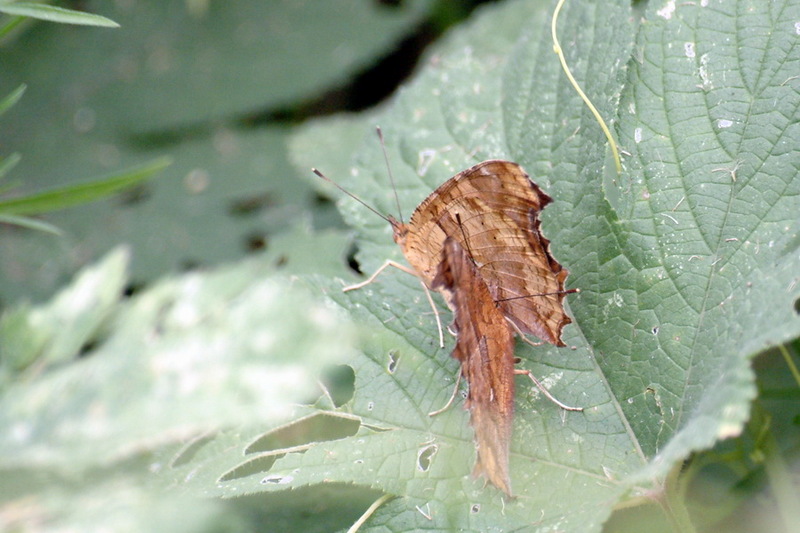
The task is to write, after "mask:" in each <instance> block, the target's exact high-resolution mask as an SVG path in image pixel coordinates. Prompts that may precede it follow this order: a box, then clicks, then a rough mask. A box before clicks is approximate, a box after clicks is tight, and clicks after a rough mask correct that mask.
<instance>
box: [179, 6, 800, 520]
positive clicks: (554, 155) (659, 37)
mask: <svg viewBox="0 0 800 533" xmlns="http://www.w3.org/2000/svg"><path fill="white" fill-rule="evenodd" d="M545 7H546V6H543V5H534V4H531V3H515V2H512V3H508V4H506V5H504V6H502V7H498V8H496V9H492V10H487V11H486V12H484V13H483V15H482V16H480V17H478V18H477V19H476V21H475V23H474V24H472V25H470V26H467V27H465V28H462V29H460V30H459V31H457V32H454V33H453V35H451V36H450V37H449V39H447V40H446V41H445V42H444V43H443V44H442V45H441V46H440V47H439V48H437V49H436V50H434V51H433V52H432V53H431V55H430V56H429V58H428V60H429V63H428V65H427V67H426V68H425V69H424V70H423V71H422V72H421V73H420V75H419V76H418V78H417V79H416V80H415V82H414V83H413V84H412V85H411V86H409V87H408V88H407V89H406V90H405V91H403V92H402V93H401V94H400V96H398V98H397V99H396V100H395V102H394V105H393V106H392V107H391V109H390V110H388V111H387V112H386V113H385V114H384V115H383V116H382V117H380V119H379V122H380V123H381V124H382V125H383V128H384V133H385V137H386V139H387V148H388V151H389V155H390V158H391V160H392V166H393V172H394V175H395V180H396V182H397V191H398V194H399V197H400V203H401V205H402V206H403V207H404V209H406V210H410V209H411V208H413V206H415V205H417V203H418V202H419V201H421V200H422V199H423V198H424V197H425V196H426V195H428V194H429V193H430V191H431V190H432V189H433V188H434V187H436V186H437V185H439V184H440V183H441V182H442V181H444V180H445V179H447V178H448V177H449V176H450V175H452V174H454V173H455V172H456V171H458V170H461V169H463V168H466V167H467V166H469V165H470V164H473V163H475V162H477V161H480V160H482V159H485V158H489V157H502V158H509V159H514V160H516V161H518V162H520V163H522V164H523V165H524V166H525V167H526V168H527V169H528V171H529V172H530V173H531V175H532V176H533V178H534V179H535V180H536V181H537V183H539V184H540V185H541V186H542V187H543V188H544V189H545V190H546V191H547V192H548V193H550V194H551V195H552V196H553V197H554V198H555V199H556V201H555V202H554V205H553V206H551V207H549V208H548V209H547V210H546V211H545V213H544V217H543V218H544V222H543V229H544V232H545V234H546V235H547V237H548V238H550V239H551V240H552V241H553V245H552V248H553V250H554V254H555V255H556V257H557V258H559V260H560V261H561V262H562V263H563V264H564V265H565V266H566V267H567V268H568V269H569V270H570V271H571V273H572V275H571V277H570V278H569V285H570V286H571V287H580V288H581V293H580V294H579V295H575V296H571V297H570V298H569V305H570V308H571V310H572V313H573V315H574V317H575V323H574V324H573V325H571V326H569V327H567V328H566V330H565V340H566V342H567V344H568V345H570V346H571V347H572V348H565V349H556V348H553V347H540V348H535V349H533V348H530V347H528V346H527V345H520V346H519V347H518V350H517V355H518V356H520V357H521V359H522V365H523V366H525V367H526V368H529V369H531V370H532V371H533V372H534V373H535V374H536V375H538V376H540V377H541V378H543V379H544V380H545V383H546V384H547V385H548V386H549V387H550V390H551V392H553V393H554V394H555V395H556V396H557V397H559V398H560V399H561V400H563V401H565V402H567V403H571V404H579V405H583V406H585V407H586V410H585V411H584V412H583V413H564V412H562V411H560V410H559V409H558V408H557V407H556V406H554V405H552V404H550V403H548V402H547V401H546V400H543V399H541V398H539V393H538V391H537V390H536V389H535V388H534V387H532V386H530V384H529V383H527V382H525V381H519V385H520V390H519V393H518V398H517V417H516V421H515V427H514V430H515V433H514V438H513V442H512V446H511V448H512V457H511V472H512V484H513V487H514V490H515V492H516V494H517V498H516V499H514V500H512V501H506V500H505V499H504V498H503V496H502V494H501V493H499V492H498V491H497V490H495V489H494V488H493V487H483V484H482V483H481V482H480V481H473V480H472V479H471V478H470V477H469V472H470V470H471V463H472V461H473V457H474V450H473V444H472V435H471V433H472V431H471V429H470V428H469V425H468V415H467V413H465V412H463V411H462V410H460V409H452V410H450V411H448V412H446V413H444V414H442V415H439V416H438V417H435V418H433V419H431V418H429V417H428V416H427V414H426V413H427V412H429V411H431V410H433V409H435V408H437V407H439V406H441V405H442V404H443V403H444V402H445V401H446V399H447V396H448V395H449V392H450V389H451V387H452V383H453V378H454V376H455V374H456V371H457V364H456V362H455V361H453V360H451V359H450V358H449V357H448V353H449V350H450V349H451V347H452V342H453V341H452V340H449V342H448V347H447V348H446V349H444V350H441V349H438V346H437V338H436V329H435V323H434V321H433V317H432V315H431V314H430V310H429V309H428V308H427V303H426V301H425V298H424V296H423V294H422V291H421V289H420V287H419V284H418V282H417V281H416V280H414V279H409V277H408V276H406V275H405V274H402V273H386V274H384V275H382V277H381V278H379V280H378V282H376V283H374V284H373V285H370V286H369V287H367V288H365V289H362V290H360V291H356V292H353V293H347V294H346V295H342V294H339V292H338V291H339V287H340V286H341V284H339V283H336V282H333V283H329V284H323V285H325V287H326V290H328V291H329V294H330V295H331V297H332V298H334V299H335V300H336V301H338V302H339V303H340V304H341V305H342V306H343V307H345V308H347V309H349V310H350V312H351V314H352V316H354V317H355V318H356V319H357V320H358V321H360V322H363V323H365V324H368V325H369V326H370V327H371V328H372V330H373V337H372V340H371V342H370V343H369V345H367V346H365V348H364V353H363V355H362V356H359V357H357V358H356V359H354V360H353V361H352V363H351V365H352V367H353V368H354V370H355V375H356V391H355V395H354V398H353V401H352V402H351V403H349V404H347V405H346V406H345V407H344V408H342V409H341V413H338V415H339V416H345V415H346V416H347V417H352V416H355V417H357V418H356V419H357V420H359V421H360V428H359V429H358V432H357V433H356V434H355V435H353V436H352V437H347V436H341V437H342V438H340V439H338V440H324V441H319V442H308V443H307V444H306V445H305V446H303V447H302V452H303V453H291V452H292V451H293V450H292V449H288V448H284V449H281V448H280V447H273V448H271V449H268V450H266V451H262V452H261V454H262V455H263V457H264V458H266V457H269V458H271V460H270V461H268V462H266V463H263V464H262V465H261V467H260V468H259V467H257V466H255V465H254V464H253V462H254V460H255V459H256V458H257V457H259V456H260V455H258V454H255V452H254V455H251V456H249V457H248V460H247V463H246V464H250V465H251V466H252V467H253V468H252V469H241V470H237V469H236V467H235V465H237V464H240V463H239V462H237V461H236V459H235V457H234V456H233V455H231V453H232V452H231V451H230V450H228V451H221V450H219V449H216V450H209V451H208V454H207V455H206V456H204V458H203V460H204V462H203V464H204V465H205V466H206V467H207V468H210V469H211V471H214V467H213V466H210V465H214V464H220V465H222V464H227V465H228V467H226V468H227V469H226V471H227V472H229V474H228V475H226V476H224V477H222V478H219V477H217V478H216V479H218V481H219V484H218V494H220V495H225V496H231V495H236V494H250V493H258V492H263V491H269V492H277V491H283V490H286V489H288V488H299V487H304V486H308V485H315V484H320V483H331V482H343V483H356V484H360V485H365V486H369V487H372V488H376V489H379V490H381V491H385V492H386V493H389V494H392V495H395V496H399V498H397V499H395V500H393V501H391V502H390V503H388V504H386V505H385V506H384V507H382V508H379V509H378V510H377V512H376V513H375V515H374V516H373V517H372V519H371V520H370V522H369V525H370V526H372V528H373V529H371V530H375V531H382V530H385V529H387V528H388V529H391V530H402V531H406V530H454V529H459V530H465V531H487V530H491V529H492V528H498V529H502V530H512V529H518V528H531V524H536V526H535V527H536V528H537V529H542V530H552V529H558V530H578V531H597V530H599V528H600V524H602V523H603V521H604V520H605V519H606V517H607V516H608V514H609V513H610V512H611V508H612V507H613V506H614V505H615V504H617V503H619V502H620V501H622V500H624V499H626V498H632V497H637V496H641V495H645V494H650V495H652V494H663V492H664V491H665V490H666V489H665V485H664V483H665V478H666V475H667V473H668V472H669V471H670V469H672V468H673V467H674V466H675V465H676V464H679V463H680V461H682V460H683V459H684V458H686V457H687V456H688V455H689V454H690V453H691V452H693V451H696V450H701V449H705V448H707V447H709V446H711V445H713V444H714V443H715V442H717V441H718V440H720V439H724V438H727V437H730V436H734V435H737V434H738V433H739V432H740V431H741V430H742V427H743V424H744V422H745V421H746V419H747V416H748V412H749V405H750V401H751V400H752V398H753V397H754V395H755V388H754V384H753V375H752V372H751V369H750V366H749V360H750V358H752V357H753V356H754V355H756V354H758V353H759V352H760V351H762V350H763V349H764V348H766V347H768V346H773V345H776V344H779V343H781V342H785V341H786V340H788V339H791V338H794V337H796V336H798V334H800V320H798V318H797V316H796V313H795V312H794V310H793V302H794V301H795V300H796V298H797V296H798V291H799V290H800V289H799V288H798V286H797V284H796V273H797V271H798V267H799V266H800V261H799V260H798V257H797V248H798V242H800V239H799V238H798V219H797V215H796V213H797V212H799V211H798V208H800V205H798V203H800V202H798V198H800V195H799V194H798V192H800V181H798V180H797V178H796V175H797V170H798V168H800V152H798V151H797V150H796V146H797V141H798V138H800V136H799V135H798V133H799V132H798V127H797V125H798V102H800V100H799V97H798V90H797V83H796V79H795V78H794V76H795V73H796V72H797V71H798V68H800V56H799V55H798V52H797V47H796V46H793V43H795V42H796V31H795V28H794V26H793V22H791V21H796V20H800V3H798V2H796V1H789V0H786V1H783V2H774V3H772V4H770V5H767V4H753V3H744V2H738V3H735V2H730V3H725V4H717V3H714V4H713V5H700V4H697V5H694V4H682V5H680V6H676V5H675V4H674V3H668V4H667V7H666V8H665V7H664V6H663V5H658V6H652V7H651V8H649V10H648V11H647V12H646V14H645V18H644V20H643V22H642V23H641V25H640V26H639V27H638V38H637V41H636V42H637V44H636V45H635V46H634V44H633V43H634V30H635V28H634V27H633V26H631V24H630V20H631V13H630V12H629V11H628V7H627V6H626V5H625V2H617V3H610V2H604V3H602V5H600V4H596V3H593V2H570V3H569V4H568V9H567V10H566V11H565V12H564V13H563V15H562V20H561V23H560V25H559V31H560V36H561V43H562V46H564V48H565V52H566V54H567V60H568V62H569V64H570V65H571V67H572V69H573V72H574V73H575V74H576V78H577V79H578V80H579V81H580V82H581V83H582V85H583V87H584V88H585V89H586V91H587V93H588V95H589V97H590V98H591V99H592V100H593V101H594V103H595V104H596V105H597V106H598V108H599V110H600V112H601V114H602V115H603V116H604V117H606V118H607V119H609V120H611V122H612V124H613V125H614V127H615V131H616V133H617V135H618V137H619V139H620V142H621V144H622V147H623V149H624V152H623V153H625V154H626V157H625V159H624V165H625V170H624V172H623V173H622V174H621V175H619V176H616V175H614V170H613V166H609V165H608V162H609V161H610V159H607V157H606V154H607V145H606V141H605V137H604V136H603V134H602V133H601V131H600V128H599V127H598V125H597V123H596V122H595V120H594V118H593V117H592V115H591V114H590V113H589V112H588V111H587V110H586V108H585V107H584V106H583V105H582V104H581V103H580V100H578V98H577V96H576V94H575V91H574V89H573V88H572V87H571V86H570V85H569V84H568V83H567V82H566V81H565V79H564V77H563V74H562V73H561V71H560V67H559V66H558V63H557V60H556V58H555V57H554V56H553V55H552V53H551V52H552V43H551V41H550V36H549V31H548V29H549V28H548V26H547V23H548V22H549V21H548V19H547V16H546V12H545ZM737 10H738V11H737ZM742 42H747V44H748V45H747V47H740V46H739V45H740V43H742ZM629 59H630V60H629ZM626 65H629V66H630V67H629V68H628V69H626V68H625V67H626ZM339 164H340V158H339V157H338V156H333V157H332V159H331V165H332V166H333V167H334V168H336V167H337V165H339ZM317 166H319V167H320V168H321V169H322V170H323V171H325V161H320V163H319V164H318V165H317ZM734 171H735V172H734ZM331 177H333V178H334V179H337V180H338V181H339V182H340V183H341V184H342V185H344V186H346V187H347V188H348V189H350V190H351V191H353V192H354V193H355V194H357V195H359V197H361V198H363V199H364V200H365V201H368V202H370V203H371V204H373V205H375V206H376V207H377V208H378V209H379V210H380V211H383V212H386V213H394V210H395V207H394V199H393V193H392V191H391V189H390V188H389V187H388V185H387V183H388V182H387V177H386V171H385V168H384V164H383V160H382V156H381V155H380V150H379V148H378V147H377V143H376V141H369V142H368V143H367V144H366V145H365V146H364V147H363V148H362V149H361V150H360V151H359V153H358V158H357V164H356V167H355V168H354V169H353V171H352V172H350V173H346V174H343V175H341V176H331ZM342 210H343V213H344V214H345V217H346V218H347V220H348V221H349V222H350V223H351V224H352V225H353V226H354V227H356V228H358V229H359V232H360V239H359V246H360V253H359V255H358V259H359V261H360V263H361V265H362V268H363V269H364V271H365V272H371V271H372V270H373V269H375V268H376V267H377V266H378V265H380V264H381V263H382V262H383V261H384V260H385V259H387V258H392V259H396V260H399V259H400V258H401V256H400V252H399V250H398V249H397V247H396V246H395V245H394V244H393V243H392V239H391V232H390V229H389V227H388V226H387V225H386V224H385V223H384V222H383V221H381V220H380V219H378V218H377V217H375V216H374V215H373V214H372V213H369V212H368V211H367V210H365V209H364V208H363V207H362V206H359V205H357V204H356V203H355V202H353V201H352V200H350V199H344V200H343V201H342ZM405 214H406V216H407V215H408V213H407V212H406V213H405ZM519 379H520V380H522V379H523V378H519ZM298 423H299V422H298ZM272 431H276V430H271V431H267V435H269V434H271V432H272ZM251 438H252V439H255V438H257V437H256V436H255V435H254V436H252V437H251ZM243 447H244V448H246V446H244V444H240V445H239V446H235V445H234V446H233V447H232V449H233V450H236V451H240V450H242V448H243ZM297 451H300V450H297ZM276 457H277V460H275V458H276ZM237 472H238V475H237ZM220 473H221V470H217V474H220ZM176 474H178V475H180V471H179V472H176ZM208 479H215V478H214V477H213V476H211V477H209V478H208ZM195 489H199V487H195ZM367 529H370V528H369V527H368V528H367Z"/></svg>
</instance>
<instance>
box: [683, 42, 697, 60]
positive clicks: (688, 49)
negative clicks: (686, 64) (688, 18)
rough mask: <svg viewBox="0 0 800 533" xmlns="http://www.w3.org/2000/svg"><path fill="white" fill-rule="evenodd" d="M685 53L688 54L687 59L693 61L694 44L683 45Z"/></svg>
mask: <svg viewBox="0 0 800 533" xmlns="http://www.w3.org/2000/svg"><path fill="white" fill-rule="evenodd" d="M683 53H684V54H686V57H688V58H689V59H692V58H693V57H694V56H695V53H694V43H683Z"/></svg>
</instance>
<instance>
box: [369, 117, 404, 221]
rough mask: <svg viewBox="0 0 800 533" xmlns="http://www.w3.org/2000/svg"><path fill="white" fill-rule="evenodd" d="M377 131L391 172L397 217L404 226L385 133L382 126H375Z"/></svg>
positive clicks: (390, 178) (390, 180)
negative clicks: (384, 136)
mask: <svg viewBox="0 0 800 533" xmlns="http://www.w3.org/2000/svg"><path fill="white" fill-rule="evenodd" d="M375 131H377V132H378V139H380V141H381V150H382V151H383V160H384V161H386V170H387V171H388V172H389V182H391V184H392V190H393V191H394V201H395V202H396V203H397V215H398V218H399V219H400V222H401V223H402V224H405V222H404V221H403V209H402V208H401V207H400V197H399V196H398V195H397V186H395V184H394V175H393V174H392V166H391V165H390V164H389V155H388V154H387V153H386V144H385V143H384V142H383V131H382V130H381V127H380V126H375Z"/></svg>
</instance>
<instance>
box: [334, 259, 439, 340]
mask: <svg viewBox="0 0 800 533" xmlns="http://www.w3.org/2000/svg"><path fill="white" fill-rule="evenodd" d="M388 267H394V268H396V269H398V270H402V271H403V272H405V273H406V274H411V275H412V276H414V277H415V278H419V276H418V275H417V273H416V272H415V271H414V270H412V269H411V268H409V267H407V266H405V265H401V264H400V263H397V262H395V261H392V260H391V259H388V260H387V261H386V262H385V263H383V264H382V265H381V266H380V267H379V268H378V270H376V271H375V272H373V273H372V275H371V276H370V277H368V278H367V279H365V280H364V281H362V282H361V283H356V284H355V285H348V286H347V287H345V288H343V289H342V292H348V291H354V290H356V289H361V288H363V287H366V286H367V285H369V284H370V283H372V282H373V281H375V278H377V277H378V275H380V273H381V272H383V271H384V270H386V269H387V268H388ZM420 283H421V284H422V288H423V289H425V297H426V298H428V303H429V304H430V305H431V309H433V315H434V316H435V317H436V327H437V328H438V330H439V348H444V333H443V330H442V320H441V319H440V318H439V311H438V310H437V309H436V304H435V303H433V297H432V296H431V291H429V290H428V287H426V286H425V283H424V282H422V280H420Z"/></svg>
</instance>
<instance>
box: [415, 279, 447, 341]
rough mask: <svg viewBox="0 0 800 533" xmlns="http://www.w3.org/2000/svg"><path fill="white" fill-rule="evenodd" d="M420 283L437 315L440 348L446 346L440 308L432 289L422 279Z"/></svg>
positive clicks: (434, 314)
mask: <svg viewBox="0 0 800 533" xmlns="http://www.w3.org/2000/svg"><path fill="white" fill-rule="evenodd" d="M420 283H421V284H422V288H423V289H425V296H426V297H427V298H428V303H429V304H431V309H433V316H434V317H436V327H437V328H438V329H439V348H444V333H443V332H442V320H441V319H440V318H439V310H438V309H436V304H435V303H433V296H431V291H429V290H428V287H426V286H425V283H423V282H422V280H420Z"/></svg>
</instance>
